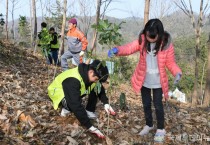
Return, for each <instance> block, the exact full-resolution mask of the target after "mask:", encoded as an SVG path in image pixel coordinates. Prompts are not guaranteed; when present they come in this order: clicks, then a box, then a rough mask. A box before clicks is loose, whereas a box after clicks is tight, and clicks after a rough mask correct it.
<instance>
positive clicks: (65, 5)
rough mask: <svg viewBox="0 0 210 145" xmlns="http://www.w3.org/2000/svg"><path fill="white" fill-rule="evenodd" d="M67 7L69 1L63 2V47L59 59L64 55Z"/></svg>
mask: <svg viewBox="0 0 210 145" xmlns="http://www.w3.org/2000/svg"><path fill="white" fill-rule="evenodd" d="M66 7H67V0H64V1H63V23H62V29H61V46H60V49H59V55H58V56H59V58H60V56H61V54H63V52H64V30H65V26H66V11H67V9H66Z"/></svg>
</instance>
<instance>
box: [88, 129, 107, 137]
mask: <svg viewBox="0 0 210 145" xmlns="http://www.w3.org/2000/svg"><path fill="white" fill-rule="evenodd" d="M88 130H89V131H90V132H91V133H94V134H95V135H97V136H98V137H99V138H105V136H104V135H103V134H102V133H101V132H100V130H98V129H97V128H95V127H94V126H91V127H90V128H89V129H88Z"/></svg>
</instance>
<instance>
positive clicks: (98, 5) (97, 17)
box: [91, 0, 101, 54]
mask: <svg viewBox="0 0 210 145" xmlns="http://www.w3.org/2000/svg"><path fill="white" fill-rule="evenodd" d="M100 9H101V0H97V9H96V22H95V23H96V25H98V23H99V19H100ZM97 35H98V32H97V30H95V31H94V35H93V43H92V47H91V54H92V52H93V50H94V49H95V47H96V38H97ZM95 50H96V49H95Z"/></svg>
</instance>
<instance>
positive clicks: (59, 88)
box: [48, 60, 115, 138]
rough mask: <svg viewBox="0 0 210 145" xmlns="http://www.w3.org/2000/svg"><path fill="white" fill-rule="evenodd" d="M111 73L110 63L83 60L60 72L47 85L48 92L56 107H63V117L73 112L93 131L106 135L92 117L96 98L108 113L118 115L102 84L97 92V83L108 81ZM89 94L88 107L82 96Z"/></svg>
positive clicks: (99, 134)
mask: <svg viewBox="0 0 210 145" xmlns="http://www.w3.org/2000/svg"><path fill="white" fill-rule="evenodd" d="M108 76H109V73H108V68H107V66H103V64H102V62H101V61H99V60H94V61H93V62H92V63H91V64H85V63H81V64H79V66H77V67H75V68H72V69H69V70H66V71H64V72H62V73H61V74H59V75H58V76H57V77H56V78H55V80H54V81H53V82H52V83H51V84H50V85H49V87H48V95H49V97H50V98H51V100H52V102H53V107H54V109H57V108H58V107H59V104H60V105H61V106H62V111H61V116H64V117H65V116H66V115H67V114H68V113H70V112H72V113H74V115H75V116H76V118H77V119H78V120H79V122H80V123H81V124H82V125H83V126H85V127H86V128H87V129H88V130H89V131H90V132H92V133H94V134H96V135H97V136H98V137H99V138H104V137H105V136H104V135H103V134H102V133H101V131H99V130H98V129H97V128H95V127H94V126H93V125H92V123H91V122H90V119H95V118H96V117H97V115H96V114H95V110H96V103H97V99H98V98H99V99H100V100H101V101H102V102H103V104H104V109H105V111H106V112H107V113H109V114H111V115H115V111H114V110H113V109H112V107H111V106H110V105H109V104H108V98H107V96H106V93H105V89H104V87H103V85H102V86H101V91H100V92H97V93H96V92H95V91H94V88H95V86H96V83H97V82H98V81H99V82H100V83H103V82H106V80H107V78H108ZM86 95H88V102H87V105H86V108H84V107H83V105H82V98H83V97H84V96H86Z"/></svg>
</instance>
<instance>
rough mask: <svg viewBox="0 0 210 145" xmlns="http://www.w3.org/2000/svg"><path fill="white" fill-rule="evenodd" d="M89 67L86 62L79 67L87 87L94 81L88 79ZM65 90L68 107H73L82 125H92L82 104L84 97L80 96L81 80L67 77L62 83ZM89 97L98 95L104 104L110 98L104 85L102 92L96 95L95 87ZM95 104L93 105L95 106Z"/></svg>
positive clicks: (72, 109)
mask: <svg viewBox="0 0 210 145" xmlns="http://www.w3.org/2000/svg"><path fill="white" fill-rule="evenodd" d="M88 67H89V65H86V64H84V63H82V64H79V66H78V69H79V73H80V75H81V77H82V78H83V81H84V83H85V87H86V89H87V88H88V87H89V86H91V84H92V83H89V79H88ZM62 86H63V91H64V95H65V99H66V102H67V105H68V108H70V109H71V111H72V112H73V113H74V115H75V116H76V117H77V119H78V120H79V121H80V123H81V124H82V125H84V126H85V127H87V128H90V127H91V126H92V124H91V122H90V119H89V118H88V116H87V113H86V110H85V108H84V106H83V105H82V97H83V96H80V94H81V93H80V88H81V84H80V81H79V80H78V79H76V78H72V77H70V78H67V79H65V80H64V81H63V83H62ZM90 95H92V96H89V97H94V96H95V97H97V96H98V98H99V99H100V100H101V101H102V102H103V104H107V103H108V98H107V97H106V94H105V90H104V88H103V86H102V88H101V92H100V94H98V95H96V93H95V92H94V89H93V90H92V91H91V92H90ZM94 107H95V106H93V108H94Z"/></svg>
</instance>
